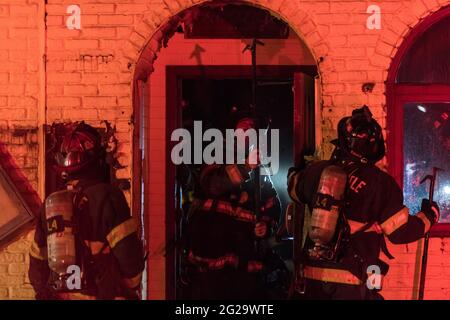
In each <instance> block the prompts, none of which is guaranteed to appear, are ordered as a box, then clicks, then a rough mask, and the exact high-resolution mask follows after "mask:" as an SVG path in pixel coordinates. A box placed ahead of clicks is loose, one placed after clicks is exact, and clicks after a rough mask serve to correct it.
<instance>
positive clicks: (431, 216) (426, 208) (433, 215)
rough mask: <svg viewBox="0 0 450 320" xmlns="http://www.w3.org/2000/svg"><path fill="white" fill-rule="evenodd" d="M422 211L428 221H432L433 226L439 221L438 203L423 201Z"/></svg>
mask: <svg viewBox="0 0 450 320" xmlns="http://www.w3.org/2000/svg"><path fill="white" fill-rule="evenodd" d="M420 211H421V212H423V213H424V214H425V216H426V217H427V218H428V220H430V222H431V224H434V223H436V222H437V221H439V217H440V213H439V206H438V204H437V203H436V202H434V201H430V200H428V199H422V206H421V207H420Z"/></svg>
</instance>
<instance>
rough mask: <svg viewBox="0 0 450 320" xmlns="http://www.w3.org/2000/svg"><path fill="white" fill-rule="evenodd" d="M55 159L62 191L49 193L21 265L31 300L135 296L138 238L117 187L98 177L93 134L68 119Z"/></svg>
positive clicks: (100, 157) (140, 264)
mask: <svg viewBox="0 0 450 320" xmlns="http://www.w3.org/2000/svg"><path fill="white" fill-rule="evenodd" d="M55 160H56V167H55V169H56V170H57V171H58V172H59V173H60V174H61V175H62V176H63V177H64V179H65V181H66V182H67V183H66V185H67V189H68V190H62V191H57V192H55V193H53V194H51V195H50V196H49V197H48V198H47V199H46V201H45V204H44V206H43V208H42V210H41V215H40V216H39V217H38V221H37V224H36V232H35V236H34V241H33V243H32V246H31V249H30V270H29V278H30V281H31V284H32V286H33V288H34V290H35V292H36V298H37V299H64V300H73V299H136V298H138V291H137V290H138V288H139V286H140V281H141V274H142V271H143V268H144V261H143V251H142V250H143V249H142V244H141V241H140V240H139V238H138V234H137V224H136V223H135V220H134V219H133V218H131V215H130V208H129V207H128V204H127V202H126V199H125V197H124V195H123V193H122V191H121V190H120V189H118V188H116V187H114V186H112V185H110V184H108V183H106V182H105V178H104V175H103V172H105V170H104V167H103V161H104V150H103V146H102V144H101V137H100V135H99V133H98V132H97V130H96V129H94V128H93V127H91V126H89V125H87V124H85V123H84V122H81V123H75V124H70V125H68V130H67V133H66V135H65V136H64V138H63V141H62V143H61V146H60V148H59V150H58V152H57V153H56V159H55ZM73 266H75V267H78V268H79V271H81V273H78V274H77V273H76V270H75V269H73V268H74V267H73ZM76 276H81V278H80V279H76V278H74V277H76ZM77 281H78V284H77Z"/></svg>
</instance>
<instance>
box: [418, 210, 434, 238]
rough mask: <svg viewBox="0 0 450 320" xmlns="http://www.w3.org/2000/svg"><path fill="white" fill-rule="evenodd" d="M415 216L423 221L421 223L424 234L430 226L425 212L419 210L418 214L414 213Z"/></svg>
mask: <svg viewBox="0 0 450 320" xmlns="http://www.w3.org/2000/svg"><path fill="white" fill-rule="evenodd" d="M416 217H417V218H419V219H420V220H422V222H423V225H424V226H423V227H424V229H423V233H424V234H425V233H427V232H428V231H429V230H430V228H431V222H430V220H428V218H427V217H426V215H425V213H423V212H419V213H418V214H416Z"/></svg>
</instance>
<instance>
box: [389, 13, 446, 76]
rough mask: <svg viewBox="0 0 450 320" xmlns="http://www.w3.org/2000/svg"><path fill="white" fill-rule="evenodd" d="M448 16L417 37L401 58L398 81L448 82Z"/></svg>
mask: <svg viewBox="0 0 450 320" xmlns="http://www.w3.org/2000/svg"><path fill="white" fill-rule="evenodd" d="M449 43H450V16H448V17H446V18H444V19H442V20H440V21H438V22H437V23H435V24H434V25H433V26H431V27H430V28H429V29H428V30H426V31H425V32H424V33H423V34H422V35H420V36H419V37H417V39H416V40H415V42H414V44H413V45H412V46H411V48H409V50H408V52H407V53H406V55H405V57H404V58H403V60H402V63H401V65H400V69H399V71H398V75H397V82H398V83H443V84H450V58H449V57H450V45H448V44H449Z"/></svg>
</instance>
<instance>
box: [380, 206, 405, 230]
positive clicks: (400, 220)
mask: <svg viewBox="0 0 450 320" xmlns="http://www.w3.org/2000/svg"><path fill="white" fill-rule="evenodd" d="M408 217H409V209H408V208H406V207H404V208H403V209H401V210H400V211H398V212H397V213H396V214H394V215H393V216H392V217H390V218H389V219H387V220H386V221H385V222H383V223H382V224H381V225H380V227H381V229H382V230H383V232H384V233H385V234H386V235H390V234H391V233H393V232H394V231H395V230H397V229H398V228H400V227H401V226H403V225H404V224H405V223H407V222H408Z"/></svg>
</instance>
